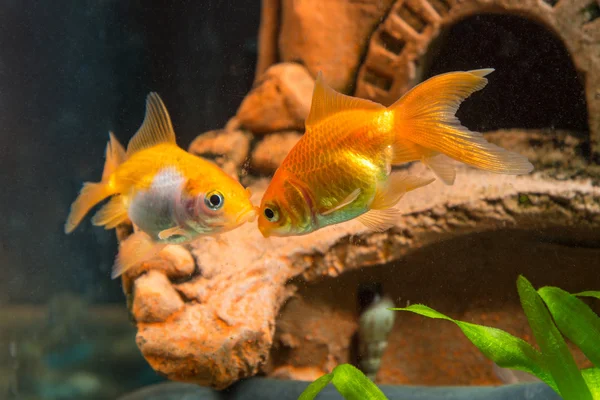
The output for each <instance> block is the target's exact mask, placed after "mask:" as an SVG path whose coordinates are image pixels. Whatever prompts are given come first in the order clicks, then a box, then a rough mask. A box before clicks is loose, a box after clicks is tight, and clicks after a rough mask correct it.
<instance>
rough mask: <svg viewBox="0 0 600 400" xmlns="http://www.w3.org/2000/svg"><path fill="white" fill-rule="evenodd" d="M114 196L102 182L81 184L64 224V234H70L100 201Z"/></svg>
mask: <svg viewBox="0 0 600 400" xmlns="http://www.w3.org/2000/svg"><path fill="white" fill-rule="evenodd" d="M112 194H114V193H113V192H112V191H111V190H110V189H109V187H108V185H106V184H105V183H103V182H98V183H94V182H86V183H84V184H83V187H82V188H81V191H80V192H79V195H78V196H77V198H76V199H75V201H74V202H73V204H71V210H70V211H69V216H68V217H67V221H66V222H65V233H67V234H68V233H71V232H73V230H74V229H75V228H77V225H79V223H80V222H81V220H82V219H83V217H85V215H86V214H87V213H88V212H89V211H90V210H91V209H92V207H94V206H95V205H96V204H98V203H100V202H101V201H102V200H104V199H105V198H107V197H108V196H111V195H112Z"/></svg>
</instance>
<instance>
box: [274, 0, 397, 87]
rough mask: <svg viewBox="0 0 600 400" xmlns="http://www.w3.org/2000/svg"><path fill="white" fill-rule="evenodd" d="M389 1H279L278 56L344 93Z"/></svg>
mask: <svg viewBox="0 0 600 400" xmlns="http://www.w3.org/2000/svg"><path fill="white" fill-rule="evenodd" d="M392 3H393V0H362V1H348V0H327V1H323V0H303V1H293V0H282V1H281V17H280V18H281V21H280V24H281V28H280V31H279V54H280V59H281V61H299V62H301V63H302V64H303V65H306V67H307V69H308V71H309V72H310V74H311V75H312V76H317V73H318V72H319V71H323V75H324V78H325V81H326V82H327V83H328V84H329V85H330V86H331V87H333V88H334V89H336V90H341V91H343V92H347V91H348V89H350V87H351V86H352V85H353V83H354V78H355V76H356V71H357V69H358V67H359V64H360V61H361V58H362V56H363V54H364V52H365V50H366V48H367V45H368V40H369V37H370V36H371V34H372V33H373V30H374V29H375V28H376V27H377V24H379V22H380V19H381V18H383V17H384V16H385V15H386V13H387V12H388V10H389V7H390V5H391V4H392ZM265 29H266V28H265Z"/></svg>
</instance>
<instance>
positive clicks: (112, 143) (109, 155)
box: [102, 132, 127, 181]
mask: <svg viewBox="0 0 600 400" xmlns="http://www.w3.org/2000/svg"><path fill="white" fill-rule="evenodd" d="M108 137H109V141H108V144H107V145H106V154H105V161H104V170H103V171H102V180H103V181H106V180H107V179H108V178H109V176H110V175H111V174H112V173H113V172H115V171H116V169H117V167H118V166H119V165H121V164H123V163H124V162H125V160H126V159H127V156H126V155H125V149H124V148H123V146H122V145H121V143H119V141H118V140H117V138H116V137H115V135H114V133H112V132H108Z"/></svg>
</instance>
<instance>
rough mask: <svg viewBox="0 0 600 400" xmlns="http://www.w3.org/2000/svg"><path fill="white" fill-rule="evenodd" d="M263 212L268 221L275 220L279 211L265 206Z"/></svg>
mask: <svg viewBox="0 0 600 400" xmlns="http://www.w3.org/2000/svg"><path fill="white" fill-rule="evenodd" d="M264 214H265V218H267V220H269V221H270V222H277V220H278V219H279V213H278V212H277V210H273V209H272V208H269V207H267V208H265V211H264Z"/></svg>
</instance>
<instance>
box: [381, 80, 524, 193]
mask: <svg viewBox="0 0 600 400" xmlns="http://www.w3.org/2000/svg"><path fill="white" fill-rule="evenodd" d="M492 71H493V69H480V70H473V71H467V72H450V73H446V74H441V75H438V76H435V77H433V78H430V79H428V80H426V81H425V82H423V83H421V84H419V85H417V86H416V87H414V88H413V89H411V90H410V91H409V92H408V93H406V94H405V95H404V96H403V97H401V98H400V99H399V100H398V101H396V102H395V103H394V104H392V105H391V106H390V107H388V109H389V110H393V111H394V132H395V136H396V137H395V138H394V153H398V154H400V155H401V156H399V157H394V161H396V159H402V160H404V161H407V160H409V159H420V160H422V161H423V162H424V163H425V164H427V165H428V166H429V167H430V168H436V169H437V172H436V175H438V177H440V178H441V179H442V180H443V181H444V182H445V183H446V184H452V183H453V182H454V176H453V173H452V172H451V169H450V167H449V166H447V165H443V163H440V161H441V160H440V159H436V160H432V159H431V158H432V157H435V156H436V155H438V154H440V153H441V154H445V155H446V156H448V157H450V158H453V159H454V160H457V161H460V162H462V163H465V164H468V165H471V166H473V167H476V168H480V169H482V170H485V171H490V172H495V173H499V174H510V175H523V174H527V173H529V172H531V171H532V170H533V165H532V164H531V163H530V162H529V161H528V160H527V158H526V157H524V156H522V155H520V154H517V153H515V152H512V151H508V150H506V149H503V148H501V147H499V146H496V145H494V144H492V143H489V142H488V141H487V140H485V138H484V137H483V135H482V134H481V133H479V132H471V131H469V130H468V129H467V128H465V127H464V126H462V125H461V123H460V121H459V120H458V118H456V116H455V114H456V111H457V110H458V107H459V106H460V104H461V103H462V102H463V101H464V100H465V99H466V98H467V97H469V96H470V95H471V94H472V93H474V92H476V91H478V90H480V89H482V88H483V87H484V86H485V85H486V84H487V79H486V78H485V76H486V75H488V74H490V73H491V72H492ZM407 145H408V146H407ZM414 145H417V146H414ZM419 156H420V157H419ZM398 161H400V160H398Z"/></svg>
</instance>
